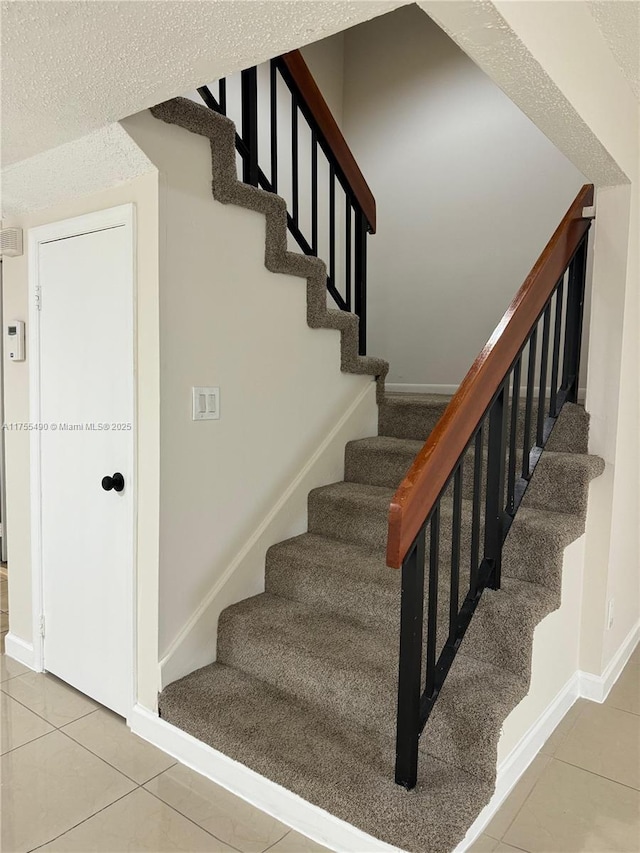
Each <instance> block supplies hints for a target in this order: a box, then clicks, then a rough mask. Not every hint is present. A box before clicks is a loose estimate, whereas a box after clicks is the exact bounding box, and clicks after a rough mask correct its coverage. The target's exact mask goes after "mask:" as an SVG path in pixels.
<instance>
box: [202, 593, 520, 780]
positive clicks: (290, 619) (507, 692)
mask: <svg viewBox="0 0 640 853" xmlns="http://www.w3.org/2000/svg"><path fill="white" fill-rule="evenodd" d="M397 652H398V650H397V636H395V635H394V633H388V632H385V631H375V630H366V629H364V628H362V626H360V625H358V624H356V623H353V622H350V621H347V620H345V619H340V618H336V617H335V616H334V615H332V614H331V613H328V612H322V611H320V612H319V611H317V610H315V609H313V608H309V607H307V606H305V605H301V604H299V603H298V602H293V601H287V600H285V599H282V598H279V597H277V596H271V595H269V594H268V593H263V594H262V595H258V596H255V597H254V598H251V599H247V600H245V601H242V602H240V603H239V604H236V605H233V606H232V607H229V608H227V610H225V611H224V613H223V615H222V616H221V619H220V625H219V638H218V661H219V663H222V664H224V665H226V666H232V667H234V668H236V669H241V670H242V671H243V672H245V673H247V674H249V675H251V676H253V677H255V678H260V679H261V680H263V681H266V682H267V683H268V684H270V685H271V686H272V687H274V688H276V689H278V690H281V691H283V692H287V693H290V694H291V696H292V697H293V698H294V699H295V700H296V701H299V702H304V703H308V704H311V705H318V706H319V707H323V708H324V709H325V712H326V713H328V714H331V715H333V716H335V717H336V718H338V719H340V720H342V721H344V722H345V723H346V724H347V725H349V726H362V727H363V729H365V730H367V731H368V732H369V733H370V736H371V737H372V738H376V739H378V741H379V745H380V749H381V750H382V751H383V752H384V751H392V750H393V743H394V738H395V727H396V693H397V665H398V662H397ZM455 673H457V674H458V675H457V677H453V678H452V680H451V685H452V686H451V687H448V686H447V685H448V683H449V682H447V684H446V685H445V687H444V688H443V690H442V693H441V695H440V697H439V700H438V704H437V706H436V708H435V709H434V712H433V714H432V717H431V719H430V724H429V746H428V751H429V752H430V753H431V754H432V755H434V756H436V757H438V758H440V759H441V760H443V761H446V762H448V763H450V764H454V765H456V766H458V767H462V768H463V769H466V770H468V771H469V772H472V773H475V774H478V775H487V776H491V775H492V774H494V773H495V761H496V756H495V750H496V746H497V741H498V739H499V731H496V729H495V727H492V726H487V725H486V721H487V718H489V719H492V718H493V719H495V718H496V716H498V715H505V714H507V713H509V711H510V710H511V709H512V708H513V707H515V705H516V704H517V703H518V702H519V701H520V699H522V697H523V696H524V695H525V693H526V686H527V682H526V679H524V678H522V677H518V676H516V675H514V674H512V673H509V672H507V671H506V670H504V669H500V668H498V667H496V666H495V665H493V664H491V663H487V662H483V661H480V660H477V659H474V658H471V657H467V656H466V655H464V654H460V655H458V657H457V658H456V661H455V663H454V667H453V668H452V676H453V675H454V674H455ZM461 685H464V689H462V688H461ZM460 697H462V701H460ZM426 736H427V735H426V730H425V737H426ZM470 742H471V743H474V745H475V746H474V749H473V750H469V749H468V744H469V743H470Z"/></svg>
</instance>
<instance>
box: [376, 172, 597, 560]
mask: <svg viewBox="0 0 640 853" xmlns="http://www.w3.org/2000/svg"><path fill="white" fill-rule="evenodd" d="M593 197H594V191H593V185H592V184H585V185H584V186H583V187H582V189H581V190H580V192H579V193H578V195H577V196H576V198H575V200H574V202H573V204H572V205H571V207H570V208H569V210H568V211H567V213H566V214H565V216H564V218H563V220H562V222H561V223H560V225H559V226H558V228H557V229H556V231H555V233H554V234H553V236H552V237H551V239H550V240H549V242H548V243H547V245H546V247H545V249H544V251H543V252H542V254H541V255H540V257H539V258H538V260H537V261H536V263H535V265H534V267H533V269H532V270H531V272H530V273H529V275H528V276H527V278H526V279H525V281H524V284H523V285H522V287H521V288H520V290H519V291H518V293H517V294H516V295H515V297H514V299H513V301H512V302H511V305H509V307H508V309H507V311H506V313H505V314H504V316H503V318H502V320H501V321H500V323H499V324H498V326H497V327H496V329H495V331H494V333H493V334H492V335H491V337H490V339H489V340H488V341H487V343H486V345H485V346H484V348H483V349H482V351H481V353H480V354H479V356H478V357H477V358H476V360H475V362H474V363H473V365H472V367H471V369H470V370H469V372H468V373H467V375H466V376H465V378H464V379H463V381H462V384H461V385H460V387H459V388H458V390H457V392H456V393H455V394H454V396H453V398H452V399H451V402H450V403H449V405H448V406H447V408H446V410H445V412H444V414H443V415H442V417H441V418H440V420H439V421H438V423H437V424H436V426H435V428H434V429H433V431H432V432H431V434H430V435H429V438H428V439H427V441H426V443H425V445H424V447H423V448H422V450H421V451H420V453H419V454H418V455H417V456H416V458H415V460H414V462H413V464H412V466H411V468H410V469H409V471H408V472H407V475H406V477H405V478H404V480H403V481H402V483H401V484H400V486H399V487H398V489H397V491H396V493H395V495H394V496H393V499H392V501H391V505H390V507H389V535H388V540H387V565H388V566H390V567H391V568H394V569H399V568H401V567H402V562H403V560H404V558H405V556H406V554H407V552H408V551H409V549H410V548H411V545H412V544H413V542H414V540H415V538H416V536H417V535H418V533H419V532H420V530H421V528H422V526H423V525H424V522H425V519H426V518H428V516H429V514H430V513H431V511H432V509H433V507H434V505H435V503H436V501H437V500H438V498H439V497H440V495H441V493H442V491H443V490H444V488H445V486H446V485H447V482H448V480H449V478H450V476H451V473H452V472H453V470H454V469H455V466H456V464H457V462H458V460H459V459H460V457H461V456H462V454H463V453H464V452H465V450H466V448H467V445H468V444H469V442H470V440H471V438H472V436H473V435H474V432H475V430H476V428H477V426H478V424H479V423H480V421H481V419H482V417H483V416H484V414H485V412H486V411H487V409H488V408H489V406H490V404H491V402H492V400H493V399H494V397H495V396H496V394H497V393H498V391H499V388H500V386H501V384H502V383H503V381H504V378H505V376H507V374H508V373H509V371H510V370H511V367H512V365H513V364H514V362H515V360H516V358H517V357H518V354H519V353H520V351H521V349H522V347H523V345H524V343H525V342H526V340H527V338H528V336H529V334H530V332H531V330H532V329H533V327H534V326H535V324H536V323H537V322H538V320H539V318H540V314H541V312H542V311H543V310H544V307H545V305H546V304H547V302H548V300H549V298H550V296H551V294H552V293H553V291H554V288H555V287H556V284H557V283H558V279H559V278H560V276H561V275H562V274H563V272H564V270H565V269H566V268H567V266H568V264H569V261H570V260H571V258H572V257H573V255H574V254H575V252H576V250H577V248H578V246H579V244H580V241H581V240H582V238H583V237H584V235H585V233H586V232H587V230H588V229H589V225H590V222H589V220H588V219H586V218H585V217H584V216H583V208H584V207H589V206H591V205H592V204H593Z"/></svg>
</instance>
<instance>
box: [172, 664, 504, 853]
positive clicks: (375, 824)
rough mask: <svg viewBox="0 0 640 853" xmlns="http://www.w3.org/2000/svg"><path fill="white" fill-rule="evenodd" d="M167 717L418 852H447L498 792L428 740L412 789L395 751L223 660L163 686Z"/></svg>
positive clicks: (271, 776)
mask: <svg viewBox="0 0 640 853" xmlns="http://www.w3.org/2000/svg"><path fill="white" fill-rule="evenodd" d="M160 712H161V715H162V718H163V719H164V720H166V721H167V722H169V723H172V724H173V725H175V726H178V727H179V728H180V729H182V730H183V731H185V732H187V733H188V734H190V735H192V736H193V737H195V738H198V739H199V740H202V741H203V742H204V743H206V744H208V745H209V746H211V747H213V748H214V749H216V750H219V751H220V752H222V753H224V754H225V755H228V756H229V757H230V758H232V759H234V760H235V761H239V762H240V763H242V764H245V765H246V766H248V767H251V768H252V769H253V770H255V771H256V772H257V773H260V774H262V775H263V776H266V777H267V778H268V779H271V780H272V781H273V782H276V783H277V784H279V785H282V786H283V787H285V788H287V789H288V790H290V791H296V793H297V794H298V795H299V796H301V797H303V798H304V799H306V800H308V801H309V802H312V803H316V804H317V805H319V806H320V807H321V808H323V809H325V810H326V811H328V812H330V813H331V814H334V815H336V816H337V817H339V818H341V819H342V820H345V821H347V822H348V823H351V824H353V825H355V826H357V827H360V828H361V829H362V830H364V831H365V832H368V833H370V834H371V835H373V836H376V837H378V838H381V839H383V840H384V841H386V842H387V843H389V844H391V845H393V846H397V847H399V848H400V849H403V850H411V851H412V853H427V851H429V853H449V851H451V850H452V849H453V848H454V847H455V846H456V844H457V843H458V841H459V840H460V838H461V837H462V836H463V835H464V833H465V832H466V829H467V827H468V826H469V824H470V823H471V822H472V821H473V820H474V818H475V817H476V815H477V814H478V812H479V810H480V809H481V808H482V806H483V805H484V804H485V803H486V802H487V800H488V798H489V797H490V796H491V793H492V792H493V787H494V782H493V780H487V779H483V778H479V777H477V776H474V775H471V774H470V773H467V772H465V771H463V770H461V769H459V768H457V767H454V766H452V765H451V764H446V763H445V762H442V761H440V760H438V759H437V758H435V757H433V756H432V755H430V754H429V753H428V746H429V738H427V737H424V738H423V739H422V741H421V743H420V761H419V765H418V772H419V777H418V785H417V787H416V788H415V790H413V791H411V792H407V791H405V790H404V789H403V788H401V787H400V786H398V785H396V784H395V782H394V779H393V757H394V756H393V753H390V754H388V755H384V756H383V755H381V754H380V750H379V748H378V745H377V744H375V743H374V742H373V741H372V740H371V738H369V737H368V736H367V733H366V732H365V731H364V730H363V729H362V728H359V727H358V728H355V729H353V728H350V727H348V726H346V725H344V724H343V723H342V722H340V721H338V720H336V719H335V718H334V717H333V716H331V715H329V714H327V713H325V712H324V709H323V708H322V707H319V708H318V707H315V706H310V705H304V704H302V703H299V702H296V701H295V700H293V699H292V697H291V696H290V695H289V694H287V693H282V692H281V691H278V690H276V689H275V688H273V687H271V686H270V685H268V684H265V683H264V682H263V681H261V680H259V679H256V678H253V677H251V676H249V675H247V674H246V673H244V672H242V671H240V670H237V669H232V668H230V667H227V666H223V665H221V664H219V663H214V664H211V665H210V666H206V667H204V668H202V669H199V670H196V671H195V672H193V673H191V674H190V675H188V676H186V677H185V678H182V679H181V680H180V681H176V682H174V683H173V684H170V685H169V686H168V687H166V688H165V689H164V690H163V692H162V694H161V696H160ZM363 792H366V795H365V796H363Z"/></svg>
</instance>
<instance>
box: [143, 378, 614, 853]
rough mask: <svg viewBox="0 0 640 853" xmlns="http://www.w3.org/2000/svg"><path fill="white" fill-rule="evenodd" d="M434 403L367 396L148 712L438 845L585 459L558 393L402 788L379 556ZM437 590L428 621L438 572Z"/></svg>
mask: <svg viewBox="0 0 640 853" xmlns="http://www.w3.org/2000/svg"><path fill="white" fill-rule="evenodd" d="M447 402H448V401H447V399H446V398H438V397H433V396H430V397H420V396H417V395H407V396H401V395H387V396H386V397H385V398H384V400H383V402H382V404H381V406H380V434H379V435H378V436H377V437H375V438H368V439H363V440H361V441H354V442H351V443H349V444H348V445H347V448H346V452H345V480H344V481H342V482H339V483H334V484H332V485H328V486H324V487H322V488H319V489H315V490H314V491H312V492H311V494H310V495H309V531H308V533H305V534H303V535H302V536H298V537H296V538H294V539H290V540H288V541H286V542H282V543H280V544H278V545H275V546H273V547H272V548H271V549H270V550H269V552H268V553H267V559H266V591H265V592H264V593H263V594H262V595H258V596H255V597H254V598H250V599H248V600H246V601H242V602H240V603H239V604H236V605H234V606H232V607H229V608H228V609H227V610H226V611H225V612H224V613H223V614H222V617H221V620H220V625H219V632H218V659H217V661H216V663H214V664H211V665H210V666H207V667H205V668H203V669H200V670H198V671H197V672H194V673H192V674H191V675H188V676H187V677H186V678H183V679H181V680H180V681H177V682H175V683H173V684H171V685H169V686H168V687H167V688H166V689H165V690H164V691H163V692H162V694H161V696H160V710H161V715H162V717H163V719H165V720H167V721H168V722H170V723H173V724H174V725H176V726H178V727H179V728H181V729H184V730H185V731H187V732H188V733H189V734H191V735H193V736H194V737H196V738H198V739H199V740H202V741H204V742H205V743H207V744H209V745H210V746H212V747H214V748H215V749H218V750H220V751H221V752H223V753H225V754H226V755H228V756H230V757H231V758H234V759H236V760H237V761H240V762H242V763H243V764H246V765H247V766H249V767H251V768H252V769H254V770H256V771H257V772H258V773H261V774H262V775H264V776H266V777H268V778H269V779H271V780H273V781H274V782H277V783H279V784H281V785H283V786H284V787H286V788H288V789H289V790H292V791H294V792H295V793H297V794H299V795H300V796H302V797H304V798H305V799H307V800H309V801H311V802H313V803H315V804H317V805H319V806H321V807H322V808H324V809H326V810H327V811H329V812H331V813H332V814H335V815H337V816H338V817H340V818H343V819H344V820H346V821H348V822H349V823H352V824H354V825H356V826H358V827H359V828H361V829H363V830H364V831H365V832H368V833H370V834H371V835H374V836H377V837H378V838H381V839H383V840H385V841H387V842H389V843H390V844H395V845H396V846H398V847H401V848H402V849H406V850H410V851H422V850H425V851H426V850H428V851H432V852H433V853H435V851H443V853H444V851H450V850H451V849H453V847H455V845H456V844H457V843H458V842H459V841H460V840H461V838H462V837H463V836H464V834H465V832H466V830H467V828H468V827H469V826H470V824H471V823H472V822H473V820H474V819H475V818H476V817H477V815H478V813H479V811H480V810H481V808H482V807H483V806H484V805H485V804H486V803H487V802H488V800H489V798H490V796H491V794H492V792H493V788H494V785H495V775H496V754H497V744H498V740H499V738H500V731H501V727H502V723H503V721H504V719H505V718H506V717H507V715H508V714H509V713H510V711H511V710H512V709H513V708H514V707H515V706H516V705H517V704H518V702H520V700H521V699H522V698H523V697H524V696H525V695H526V694H527V692H528V689H529V676H530V666H531V649H532V639H533V632H534V629H535V627H536V625H537V624H538V623H539V622H540V620H541V619H543V618H544V617H545V616H546V615H547V614H549V613H551V612H552V611H553V610H555V609H556V608H557V607H559V605H560V587H561V581H562V577H561V575H562V558H563V551H564V549H565V547H566V546H567V545H568V544H569V543H570V542H572V541H573V540H574V539H576V538H577V537H578V536H579V535H580V534H581V533H582V532H583V529H584V519H585V512H586V504H587V493H588V485H589V481H590V480H591V479H592V478H593V477H595V476H598V475H599V474H600V473H601V471H602V467H603V463H602V462H601V460H599V459H598V458H596V457H593V456H589V455H588V454H587V452H586V450H587V433H588V416H587V415H586V413H585V411H584V409H583V408H581V407H579V406H574V405H572V404H566V405H565V407H564V409H563V411H562V413H561V415H560V417H559V419H558V423H557V425H556V428H555V430H554V432H553V434H552V437H551V438H550V440H549V443H548V445H547V449H546V450H545V453H544V456H543V457H542V459H541V461H540V463H539V465H538V467H537V468H536V472H535V474H534V476H533V478H532V481H531V485H530V487H529V489H528V490H527V493H526V497H525V500H524V502H523V506H522V508H521V510H520V512H519V513H518V515H517V517H516V519H515V521H514V523H513V525H512V527H511V531H510V533H509V536H508V538H507V541H506V546H505V551H504V557H503V568H502V588H501V590H500V591H496V592H492V591H487V592H485V594H484V596H483V597H482V599H481V600H480V603H479V605H478V608H477V610H476V614H475V616H474V619H473V621H472V623H471V626H470V628H469V630H468V632H467V635H466V637H465V639H464V645H463V647H462V650H461V652H460V653H459V654H458V655H457V657H456V659H455V661H454V664H453V667H452V669H451V671H450V673H449V677H448V679H447V681H446V683H445V685H444V687H443V688H442V692H441V695H440V698H439V701H438V703H437V704H436V706H435V708H434V711H433V713H432V715H431V717H430V719H429V722H428V723H427V726H426V728H425V731H424V734H423V737H422V740H421V763H420V767H421V771H420V776H419V779H418V785H417V787H416V788H415V789H414V790H413V791H412V792H410V793H408V792H406V791H404V790H403V789H402V788H400V787H399V786H397V785H395V784H394V781H393V759H394V738H395V723H396V695H397V681H398V671H397V670H398V649H397V647H398V623H399V604H400V574H399V573H398V572H394V571H391V570H390V569H389V568H387V566H386V564H385V547H386V541H387V516H388V507H389V502H390V500H391V498H392V497H393V493H394V490H395V488H396V486H397V485H399V483H400V482H401V480H402V478H403V476H404V474H405V472H406V469H407V468H408V466H409V465H410V464H411V462H412V461H413V458H414V456H415V454H416V452H417V450H419V449H420V447H421V446H422V444H423V442H424V440H425V438H426V437H427V436H428V435H429V432H430V431H431V429H432V428H433V426H434V425H435V423H436V422H437V420H438V419H439V417H440V415H441V414H442V412H443V410H444V408H445V406H446V405H447ZM470 489H471V484H470V483H465V487H464V492H463V514H464V515H465V517H466V518H467V523H469V521H468V520H469V517H470ZM448 503H450V500H449V501H448V499H447V498H445V500H444V502H443V522H442V524H443V529H442V533H441V548H442V550H443V553H444V552H445V551H448V549H450V546H451V539H450V527H448V525H447V521H446V514H447V507H448ZM467 562H468V561H466V560H465V561H463V564H466V563H467ZM440 593H441V595H440V596H439V600H440V601H441V602H442V604H441V607H442V609H443V619H442V620H440V624H442V625H446V618H444V611H446V610H447V608H448V596H447V590H446V588H445V585H444V584H443V585H442V589H441V590H440ZM442 639H443V640H444V637H443V638H442Z"/></svg>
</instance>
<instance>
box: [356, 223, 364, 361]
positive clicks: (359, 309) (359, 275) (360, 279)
mask: <svg viewBox="0 0 640 853" xmlns="http://www.w3.org/2000/svg"><path fill="white" fill-rule="evenodd" d="M355 241H356V244H355V260H356V269H355V283H354V285H355V286H354V292H355V293H354V295H355V313H356V314H357V315H358V317H359V318H360V325H359V332H358V347H359V352H360V355H366V352H367V223H366V221H365V218H364V214H363V213H362V211H361V210H360V209H359V208H358V210H357V211H356V233H355Z"/></svg>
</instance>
